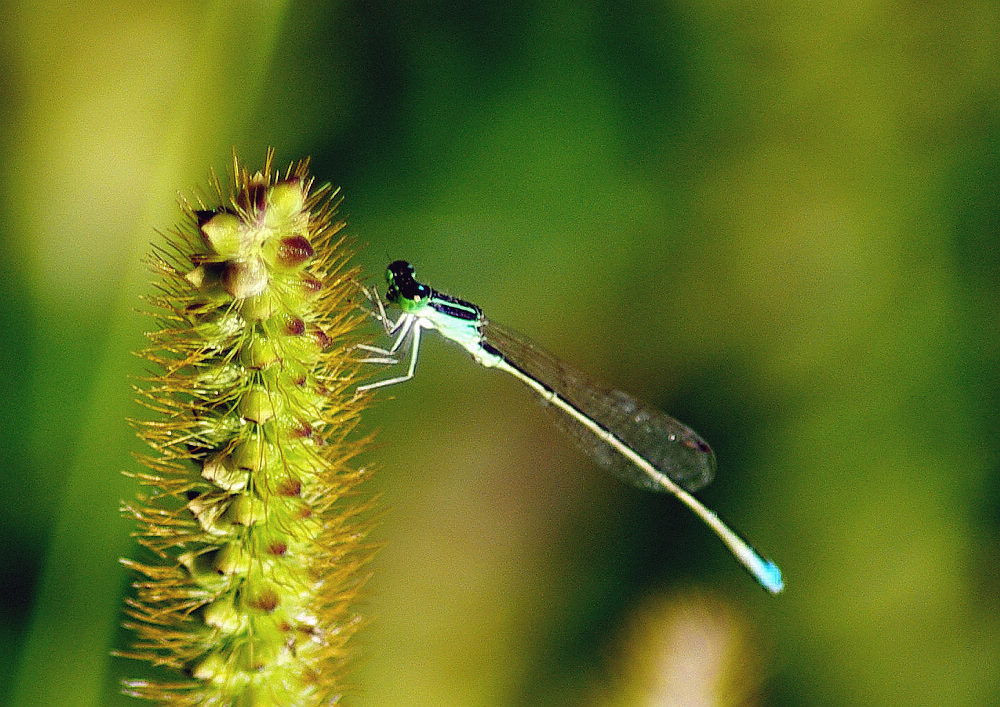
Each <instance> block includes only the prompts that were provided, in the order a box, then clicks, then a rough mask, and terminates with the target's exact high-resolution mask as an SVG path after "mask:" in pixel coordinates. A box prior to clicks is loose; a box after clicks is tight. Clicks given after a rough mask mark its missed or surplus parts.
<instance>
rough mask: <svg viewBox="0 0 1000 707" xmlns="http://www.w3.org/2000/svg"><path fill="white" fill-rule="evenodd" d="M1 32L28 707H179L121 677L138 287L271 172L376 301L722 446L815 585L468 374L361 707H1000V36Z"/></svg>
mask: <svg viewBox="0 0 1000 707" xmlns="http://www.w3.org/2000/svg"><path fill="white" fill-rule="evenodd" d="M4 7H5V11H4V14H5V22H4V23H3V25H2V27H0V37H2V42H0V52H2V53H0V67H2V69H0V70H2V81H0V121H2V122H0V125H2V134H0V140H2V149H3V159H2V161H0V180H2V181H0V186H2V191H0V209H2V211H0V227H2V229H3V233H2V238H0V272H2V278H0V290H2V302H3V306H2V307H0V323H2V331H3V332H4V336H3V337H2V339H0V342H2V343H0V361H2V366H3V376H2V377H0V385H2V386H3V390H2V396H3V397H2V400H3V405H2V407H0V414H2V422H0V445H2V448H0V452H2V455H0V458H2V459H3V460H4V470H3V473H2V479H3V482H2V484H3V485H2V488H3V503H2V504H0V548H2V552H3V561H2V563H0V573H2V575H0V592H2V595H3V602H2V609H0V700H6V702H7V703H9V704H12V705H46V706H50V705H117V704H131V703H132V702H131V701H129V700H126V699H125V698H123V697H120V696H118V695H117V690H118V687H117V685H118V682H119V680H120V679H121V678H122V677H123V676H126V675H128V676H136V675H146V674H148V673H147V671H146V670H145V669H144V668H143V667H142V666H139V665H135V664H131V663H129V662H128V661H123V660H117V659H112V658H110V657H109V655H108V654H109V651H110V650H112V649H113V648H114V647H122V646H123V645H124V644H125V642H126V640H127V636H126V635H125V634H124V633H123V632H122V631H120V630H119V629H118V628H117V624H118V622H119V620H120V618H121V614H120V612H121V603H122V597H123V596H124V595H125V594H126V593H127V592H128V582H129V581H130V580H129V578H128V576H127V575H126V573H125V571H124V570H123V569H122V568H121V567H120V566H119V565H118V564H117V558H118V557H119V556H122V555H127V554H129V553H130V552H132V543H131V540H130V538H129V530H130V527H129V524H128V523H127V522H125V521H123V520H121V519H120V518H119V517H118V505H119V501H120V500H121V499H123V498H128V497H131V496H132V495H133V494H134V493H135V491H136V489H135V487H134V486H133V485H132V484H131V482H129V481H128V480H126V479H124V478H123V477H121V476H120V474H119V471H120V470H121V469H123V468H127V467H130V466H131V465H132V462H131V461H130V459H129V457H128V452H129V451H130V450H134V449H137V443H136V442H135V441H134V440H133V439H132V437H131V434H130V430H129V428H128V427H127V426H126V424H125V417H126V416H128V415H134V414H138V413H137V411H136V409H135V408H134V407H133V405H132V403H131V402H130V397H131V394H130V388H129V380H128V375H129V374H130V373H134V372H135V371H136V370H137V365H138V364H137V362H136V360H135V359H134V358H133V357H132V356H130V354H129V351H130V350H132V349H134V348H135V347H136V346H138V345H139V344H140V342H141V332H142V331H143V330H144V329H145V328H146V327H148V326H149V322H148V321H146V320H144V319H143V318H142V317H141V316H140V315H138V314H137V313H136V311H135V310H136V309H137V308H138V307H139V306H140V305H139V302H138V297H139V294H140V293H141V292H143V291H146V290H147V289H148V287H149V283H148V276H147V273H146V270H145V269H144V268H143V266H142V265H141V264H140V259H141V256H142V255H143V254H144V253H145V252H146V251H147V250H148V248H149V244H150V242H151V241H152V240H153V239H155V237H156V235H155V231H156V229H161V230H163V229H167V228H169V227H170V226H171V225H172V224H173V223H175V222H176V221H177V219H178V215H179V211H178V209H177V207H176V194H177V193H178V192H185V193H191V192H192V190H193V189H194V188H196V187H198V186H199V185H204V184H206V182H207V176H208V174H209V169H210V168H215V169H216V170H217V171H218V172H219V173H220V174H224V173H225V172H226V170H227V169H228V165H229V162H230V159H231V151H232V149H233V147H234V146H235V148H236V149H237V151H238V153H239V155H240V156H241V158H242V159H243V160H244V161H245V162H246V163H248V164H250V165H252V166H258V165H260V164H261V162H262V161H263V157H264V151H265V149H266V147H267V146H269V145H272V146H274V147H275V148H276V153H277V155H276V158H277V163H278V164H280V165H287V164H288V163H289V162H291V161H293V160H297V159H299V158H301V157H304V156H308V155H311V156H312V158H313V163H312V164H313V169H314V172H315V174H316V175H317V177H318V178H319V179H320V180H322V181H330V182H333V183H334V184H338V185H340V186H342V187H343V188H344V195H345V201H344V206H343V209H342V213H343V214H345V215H346V216H347V218H348V219H349V226H350V231H351V232H352V233H353V234H355V235H356V236H357V238H358V241H359V243H361V244H364V248H363V250H362V251H361V253H360V254H359V256H358V259H357V260H358V262H359V263H360V264H361V265H362V266H363V267H364V269H365V272H366V275H367V276H368V277H370V278H371V279H372V280H373V281H375V280H377V279H378V278H380V277H381V272H382V269H383V268H384V266H385V264H386V263H387V262H389V261H390V260H393V259H396V258H405V259H408V260H410V261H412V262H413V263H415V264H416V266H417V272H418V276H419V277H421V278H422V279H424V280H425V281H427V282H430V283H431V284H433V285H434V286H436V287H439V288H441V289H443V290H445V291H448V292H450V293H452V294H455V295H458V296H461V297H464V298H467V299H469V300H472V301H474V302H476V303H478V304H480V305H482V306H483V307H484V308H485V309H486V311H487V314H488V315H490V316H491V317H493V318H495V319H497V320H499V321H502V322H504V323H506V324H508V325H510V326H512V327H515V328H517V329H520V330H521V331H523V332H525V333H527V334H529V335H530V336H531V337H532V338H533V339H535V340H536V341H538V342H539V343H541V344H542V345H543V346H545V347H546V348H548V349H550V350H552V351H554V352H558V353H559V354H560V355H561V356H562V357H564V358H566V359H567V360H568V361H571V362H573V363H575V364H577V365H578V366H580V367H581V368H583V369H584V370H588V371H591V372H593V373H594V374H595V375H597V376H598V377H600V378H603V379H604V380H606V381H608V382H610V383H612V384H614V385H616V386H618V387H621V388H623V389H625V390H630V391H633V392H634V393H636V394H637V395H639V396H640V397H642V398H645V399H647V400H649V401H650V402H653V403H656V404H657V405H659V406H661V407H663V408H664V409H666V410H668V411H669V412H671V413H672V414H675V415H676V416H677V417H678V418H680V419H682V420H684V421H685V422H687V423H689V424H690V425H691V426H693V427H694V428H695V429H697V430H698V431H699V432H701V433H702V434H703V436H705V437H706V438H707V439H708V440H709V441H710V442H711V443H712V445H713V446H714V447H715V450H716V452H717V454H718V457H719V475H718V478H717V480H716V482H715V483H714V484H713V485H712V486H710V487H708V488H707V489H706V490H705V491H703V492H702V493H701V494H699V495H700V496H701V498H702V499H704V500H705V501H706V503H708V504H709V505H710V506H711V507H712V508H714V509H716V510H717V511H718V512H719V513H720V515H722V516H723V517H724V518H725V519H727V520H728V521H730V522H731V523H732V524H733V525H734V526H735V527H736V528H737V529H739V530H740V531H741V532H742V533H744V534H745V535H746V536H747V537H748V538H749V539H750V540H751V541H752V542H754V543H755V544H756V545H758V546H759V547H760V548H761V549H762V550H763V551H764V552H765V553H766V554H768V555H769V556H771V557H773V558H774V559H775V560H776V561H777V562H778V563H779V564H780V565H781V566H782V568H783V570H784V572H785V576H786V580H787V590H786V592H785V594H783V595H781V596H779V597H776V598H772V597H770V596H768V595H766V594H765V593H764V592H763V591H761V590H760V589H759V588H758V587H757V586H756V585H755V583H754V582H753V580H752V579H750V578H749V577H748V576H747V575H746V574H745V573H744V572H743V571H742V570H741V569H740V568H739V567H738V565H736V563H735V562H733V561H732V560H731V558H730V557H729V556H728V554H727V553H726V551H725V550H724V548H723V547H722V546H721V544H720V543H719V542H718V540H717V539H716V538H715V537H714V536H712V535H711V534H710V533H709V531H708V530H707V529H706V528H704V527H703V526H701V525H700V524H699V523H698V521H696V520H695V519H694V518H693V517H692V516H691V514H689V513H687V512H686V511H684V510H683V509H682V508H681V507H680V505H679V504H678V503H676V502H674V501H673V500H672V499H670V498H668V497H663V496H654V495H650V494H643V493H641V492H639V491H636V490H634V489H631V488H628V487H625V486H623V485H622V484H620V483H618V482H617V481H615V480H614V479H612V478H606V477H605V475H604V474H603V473H602V472H600V471H599V470H597V469H595V468H594V467H593V466H592V465H591V464H590V463H589V462H588V461H587V460H586V459H585V458H584V457H582V456H581V455H580V454H579V453H578V452H577V451H575V449H574V447H573V445H572V444H571V443H570V442H567V441H565V440H564V439H563V438H562V437H561V436H556V434H555V433H554V432H553V431H552V430H553V428H551V427H550V426H549V425H548V420H547V419H546V415H545V412H544V411H543V410H542V409H541V408H540V407H539V406H537V405H535V404H534V403H533V402H532V400H531V398H530V396H529V395H528V393H527V392H526V391H524V390H522V389H520V386H518V384H517V383H516V382H514V381H512V380H507V379H506V378H505V377H504V376H502V375H499V374H495V373H492V372H489V371H485V370H482V369H479V368H478V367H476V366H474V365H472V364H471V362H470V361H469V360H468V357H467V356H466V355H465V354H464V353H463V352H461V351H460V350H458V349H456V348H455V347H453V346H449V345H446V344H444V343H442V342H440V341H438V340H436V339H434V338H429V339H428V340H427V341H426V342H425V348H424V350H423V356H422V358H421V365H420V371H419V375H418V377H417V378H416V380H414V381H413V382H411V383H410V384H408V385H406V386H404V387H401V388H397V389H395V390H394V391H393V396H394V399H392V400H389V399H388V397H389V396H383V397H384V398H385V401H384V402H383V404H381V405H379V406H378V407H377V408H376V409H374V410H373V411H372V414H371V415H370V416H369V420H368V424H369V427H370V428H375V427H379V428H381V429H382V433H381V434H380V436H379V440H378V445H377V447H376V448H374V449H373V450H372V451H371V453H370V455H369V460H368V462H369V463H374V464H377V465H378V467H379V469H380V471H379V473H378V475H377V479H376V480H375V481H374V483H373V484H372V486H371V488H372V491H373V492H374V491H379V492H381V493H382V495H383V499H384V505H385V506H386V507H387V508H388V509H389V512H388V513H387V515H386V516H385V519H384V521H383V522H382V524H381V526H380V527H379V530H378V532H377V537H378V538H379V539H380V540H381V541H383V542H384V543H385V548H384V549H383V550H382V551H381V553H380V554H379V555H378V558H377V562H376V564H375V566H374V568H373V569H374V578H373V579H372V581H371V583H370V585H369V586H370V592H369V595H368V598H367V600H366V607H365V610H366V612H367V613H368V614H369V615H370V616H372V617H373V619H374V621H373V623H372V625H371V627H370V628H369V629H368V631H367V632H366V633H365V634H363V640H362V642H361V644H360V646H359V649H360V661H359V665H358V670H357V672H356V674H355V676H354V678H355V680H356V682H357V685H358V687H357V689H355V690H353V691H352V694H353V702H354V703H356V704H363V705H458V706H462V705H511V704H525V705H529V704H530V705H535V704H551V705H563V704H601V705H626V704H715V703H717V704H729V703H734V702H741V703H750V704H754V703H759V704H774V705H815V704H830V705H835V704H836V705H840V704H868V705H882V704H885V705H898V704H911V705H916V704H928V705H931V704H933V705H944V704H948V705H981V704H996V703H998V702H1000V665H998V663H1000V630H998V629H1000V613H998V609H1000V601H998V589H1000V582H998V573H997V566H998V561H1000V543H998V533H1000V522H998V508H1000V484H998V476H997V471H998V469H997V465H998V460H1000V443H998V436H997V433H998V418H997V409H998V402H1000V400H998V398H1000V390H998V378H1000V377H998V367H997V363H998V357H1000V348H998V338H997V325H998V321H997V320H998V315H997V312H998V311H1000V310H998V285H1000V268H998V265H1000V263H998V260H1000V256H998V254H1000V247H998V245H1000V243H998V240H997V236H998V231H1000V218H998V214H1000V209H998V203H997V195H998V187H1000V112H998V108H1000V88H998V87H1000V39H998V38H1000V7H998V6H997V5H996V3H993V2H971V3H956V4H954V5H953V4H951V3H880V2H865V1H863V0H862V1H860V2H853V3H839V2H816V3H812V2H771V3H760V4H756V3H725V2H682V3H657V2H649V1H640V2H636V3H623V4H621V5H619V4H617V3H607V2H569V1H565V2H544V3H522V2H508V3H502V4H500V3H498V4H496V5H490V4H473V3H470V4H468V5H465V4H461V3H446V2H414V3H398V4H397V3H389V2H373V3H347V2H334V3H321V2H313V3H304V2H303V3H296V2H249V1H247V2H214V3H204V2H194V1H192V0H176V1H172V2H165V3H150V2H141V3H140V2H118V3H103V4H88V3H71V2H63V3H57V2H45V1H43V2H32V3H27V2H8V3H5V6H4ZM697 700H701V701H700V702H698V701H697Z"/></svg>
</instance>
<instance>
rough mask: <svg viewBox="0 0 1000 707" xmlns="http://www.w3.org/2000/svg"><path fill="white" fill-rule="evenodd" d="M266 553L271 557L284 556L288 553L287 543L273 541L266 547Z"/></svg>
mask: <svg viewBox="0 0 1000 707" xmlns="http://www.w3.org/2000/svg"><path fill="white" fill-rule="evenodd" d="M267 551H268V552H269V553H271V554H272V555H277V556H278V557H280V556H282V555H284V554H285V553H286V552H288V543H286V542H284V541H283V540H275V541H274V542H272V543H271V544H270V545H268V546H267Z"/></svg>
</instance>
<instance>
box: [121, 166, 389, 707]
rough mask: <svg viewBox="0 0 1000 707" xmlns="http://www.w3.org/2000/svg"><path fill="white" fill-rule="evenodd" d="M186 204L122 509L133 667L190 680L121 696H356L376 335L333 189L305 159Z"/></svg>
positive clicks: (156, 301) (161, 255) (212, 699)
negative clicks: (126, 524)
mask: <svg viewBox="0 0 1000 707" xmlns="http://www.w3.org/2000/svg"><path fill="white" fill-rule="evenodd" d="M272 159H273V153H271V152H268V154H267V159H266V160H265V165H264V168H263V169H262V170H261V171H259V172H254V173H250V172H248V171H247V170H246V169H245V168H243V167H241V166H240V164H239V163H238V162H237V161H236V160H235V158H234V161H233V174H232V180H233V181H232V188H231V191H224V190H223V188H222V186H221V184H220V183H219V181H218V180H217V179H216V180H214V192H215V193H214V194H213V197H212V199H211V200H210V202H211V203H206V200H205V199H197V200H196V202H197V203H194V204H192V203H188V202H184V203H183V207H184V210H185V222H184V224H183V225H181V226H180V227H178V228H176V229H175V230H173V231H171V232H170V233H168V234H165V238H164V242H162V243H160V244H159V245H158V246H157V247H156V250H155V254H154V256H153V266H154V270H155V271H156V273H157V274H158V275H159V277H160V278H161V280H160V282H159V283H158V288H157V294H156V295H155V296H153V297H151V298H150V302H151V304H152V305H153V306H154V308H155V309H156V314H155V316H156V318H157V321H158V324H159V327H160V328H159V330H158V331H156V332H153V333H151V334H149V340H150V345H149V346H148V347H147V348H146V350H144V351H142V352H141V354H140V355H141V356H142V357H143V358H145V359H146V361H148V362H149V364H151V368H152V371H151V372H150V374H149V377H148V378H146V379H144V382H143V384H142V385H140V386H139V388H138V390H139V396H140V402H141V403H143V404H144V405H145V407H146V408H148V409H149V410H150V419H148V420H143V421H139V422H136V423H135V424H136V427H137V429H138V434H139V436H140V437H141V438H142V439H143V440H144V441H146V442H147V443H148V444H149V446H150V448H151V453H149V454H147V455H143V456H141V457H140V461H141V462H142V464H143V465H144V466H145V470H144V471H142V472H140V473H135V474H132V475H133V476H135V477H136V478H137V479H138V480H139V481H140V482H141V483H142V484H143V486H144V487H145V488H146V489H147V490H146V491H145V492H144V493H143V494H142V495H140V496H139V498H138V499H137V501H136V502H135V503H131V504H127V505H126V506H125V513H126V514H127V515H128V516H130V517H132V518H133V519H134V520H135V521H136V523H137V524H138V530H137V532H136V537H137V538H138V542H139V543H140V545H142V546H143V547H144V548H145V550H144V551H143V552H144V554H145V555H146V557H144V558H143V559H142V560H123V562H124V564H125V565H126V566H127V567H128V568H129V569H131V570H132V571H134V572H135V573H136V574H137V575H138V577H139V579H138V581H136V583H135V590H136V591H135V596H134V598H130V599H128V600H127V606H126V614H127V616H128V619H127V620H126V626H127V627H128V628H129V629H131V630H132V631H133V632H134V634H135V640H134V644H133V645H132V647H131V649H130V650H129V651H126V652H122V653H121V655H124V656H127V657H131V658H136V659H139V660H144V661H148V662H149V663H152V664H153V665H154V666H158V667H164V668H169V669H173V670H176V671H179V674H177V675H175V676H174V677H173V678H167V679H165V680H163V681H160V682H154V681H148V680H133V681H128V682H126V683H125V691H126V692H127V693H128V694H131V695H133V696H135V697H138V698H142V699H146V700H151V701H155V702H159V703H161V704H169V705H192V706H193V705H218V706H219V707H221V706H223V705H232V706H234V707H235V706H237V705H246V706H249V705H254V706H255V707H264V706H265V705H276V706H277V705H282V706H286V707H287V706H289V705H303V706H305V705H326V704H331V703H333V702H335V701H336V700H337V699H338V698H339V696H340V695H341V693H342V692H343V690H344V689H345V683H344V677H345V666H346V664H347V663H348V660H349V658H350V654H351V646H352V644H353V640H352V639H353V637H354V634H355V633H356V632H357V630H358V628H359V626H360V625H361V623H362V621H361V619H360V618H359V616H358V615H357V614H356V613H355V609H354V605H355V602H356V599H357V595H358V593H359V590H360V589H361V587H362V585H363V584H364V581H365V579H366V563H367V561H368V560H369V558H370V556H371V553H372V546H371V545H370V544H368V543H367V542H366V540H365V537H366V533H367V531H368V530H369V523H370V520H369V519H370V502H368V501H367V500H365V497H364V496H363V495H361V494H360V493H359V491H360V489H359V484H360V483H361V482H362V480H363V479H364V477H365V475H366V474H365V470H364V469H363V468H361V467H360V466H358V463H357V456H358V454H359V453H360V452H361V450H362V449H363V448H364V447H365V445H366V443H367V441H368V440H367V439H366V438H365V437H363V436H361V435H359V434H358V433H357V430H356V428H357V424H358V418H359V415H360V413H361V409H362V407H363V406H364V405H365V404H366V403H367V402H368V401H369V400H370V398H369V397H367V396H361V397H358V396H356V395H355V394H354V388H355V387H356V386H357V383H358V375H359V373H358V368H357V364H356V363H354V362H353V356H352V353H351V352H352V350H353V347H354V346H355V344H357V343H358V341H359V338H360V337H361V336H362V334H360V333H359V330H364V329H365V328H366V327H365V314H364V313H363V312H361V311H360V310H358V309H357V308H356V307H355V306H354V305H353V304H352V301H353V300H355V299H356V297H355V295H356V293H357V290H356V285H355V284H354V283H355V282H356V281H357V275H358V273H357V272H356V271H355V270H354V269H352V268H351V266H350V265H349V264H348V260H349V258H350V256H351V255H352V253H351V250H350V248H349V247H348V244H347V242H346V239H345V237H344V236H343V235H342V233H341V231H342V229H343V226H344V223H343V222H342V221H337V220H335V219H334V210H335V208H336V203H335V198H336V191H334V190H332V189H331V188H330V187H329V186H325V185H324V186H319V187H314V184H313V180H312V178H311V177H310V176H309V173H308V165H307V163H306V162H300V163H298V164H295V165H292V166H290V167H288V169H287V170H286V171H285V172H284V173H283V174H282V173H280V172H278V171H273V170H272Z"/></svg>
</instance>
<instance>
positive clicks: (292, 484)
mask: <svg viewBox="0 0 1000 707" xmlns="http://www.w3.org/2000/svg"><path fill="white" fill-rule="evenodd" d="M278 495H279V496H289V497H293V496H301V495H302V482H301V481H299V480H298V479H285V480H284V481H282V482H281V483H280V484H278Z"/></svg>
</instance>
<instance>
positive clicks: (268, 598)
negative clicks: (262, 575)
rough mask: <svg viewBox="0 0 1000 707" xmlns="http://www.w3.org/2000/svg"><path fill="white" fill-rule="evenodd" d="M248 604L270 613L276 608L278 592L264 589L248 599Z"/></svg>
mask: <svg viewBox="0 0 1000 707" xmlns="http://www.w3.org/2000/svg"><path fill="white" fill-rule="evenodd" d="M250 606H252V607H253V608H255V609H259V610H260V611H266V612H267V613H269V614H270V613H271V612H272V611H274V610H275V609H277V608H278V593H277V592H275V591H274V590H273V589H265V590H264V591H262V592H261V593H260V594H258V595H257V596H256V597H254V598H253V599H251V600H250Z"/></svg>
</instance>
